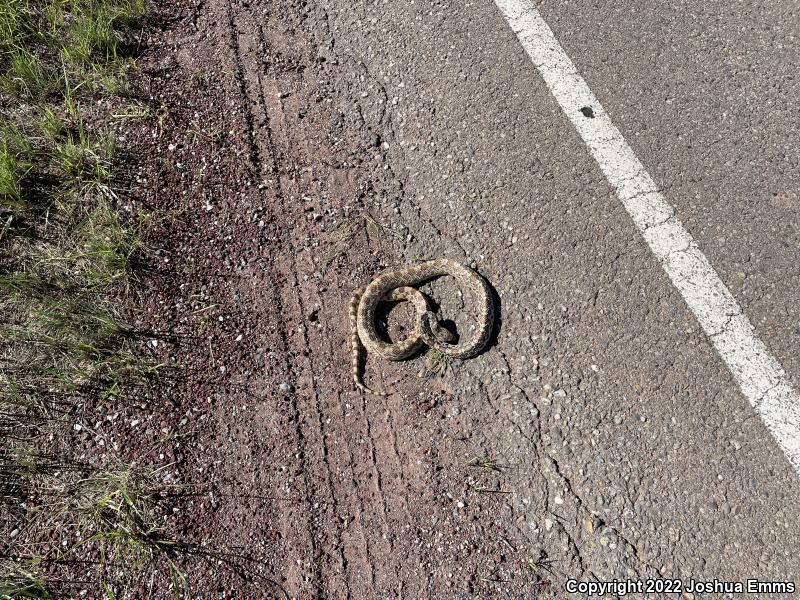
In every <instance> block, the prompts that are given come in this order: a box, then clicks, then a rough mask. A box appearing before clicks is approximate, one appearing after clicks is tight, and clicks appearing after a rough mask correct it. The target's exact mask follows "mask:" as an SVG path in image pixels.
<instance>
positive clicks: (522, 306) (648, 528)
mask: <svg viewBox="0 0 800 600" xmlns="http://www.w3.org/2000/svg"><path fill="white" fill-rule="evenodd" d="M320 4H321V5H322V6H323V7H324V9H325V12H326V13H327V28H328V31H329V33H330V36H331V39H332V41H333V43H334V45H335V49H334V48H332V49H331V55H332V56H336V57H337V59H338V60H342V57H348V58H347V60H345V61H343V64H342V72H343V73H345V76H344V77H343V83H342V84H343V85H347V86H350V88H351V89H352V93H353V97H355V98H357V100H358V105H359V110H360V111H361V112H362V114H363V116H364V118H365V120H366V121H367V122H368V123H369V124H370V126H371V128H372V129H373V130H374V131H378V132H380V134H381V138H382V140H383V141H384V142H385V145H384V149H385V150H386V152H387V156H388V161H389V164H390V165H391V167H392V169H393V171H394V172H395V173H397V174H398V176H399V177H400V178H401V179H402V181H403V190H404V193H403V195H402V197H400V198H399V199H389V200H387V204H386V206H385V207H384V208H385V209H386V211H385V212H386V215H388V217H387V218H391V219H393V224H395V225H397V226H402V227H406V228H407V233H408V236H409V237H408V244H407V248H406V254H407V258H409V259H410V258H412V257H417V256H424V257H431V258H433V257H439V256H447V257H452V258H457V259H465V260H467V261H469V262H472V261H474V262H475V263H476V265H477V266H478V268H479V270H480V271H481V272H482V273H483V274H485V275H486V276H487V278H488V279H489V280H490V281H491V282H492V284H493V285H494V287H495V288H496V290H497V291H498V294H499V296H500V298H501V300H502V328H501V330H500V333H499V335H498V339H497V344H496V345H495V346H494V347H493V348H492V349H491V350H490V351H489V352H486V353H484V354H483V355H481V356H480V357H479V358H477V359H475V360H472V361H469V362H466V363H464V364H463V365H460V366H459V368H458V369H457V370H456V372H455V373H454V375H453V379H452V383H451V384H452V387H453V388H454V390H455V391H456V392H457V393H458V395H459V397H460V398H461V399H462V401H463V408H462V409H461V411H460V412H459V414H458V415H457V416H456V417H455V418H457V419H459V420H460V421H461V423H462V426H463V427H464V428H469V427H470V423H471V422H473V421H474V422H480V423H485V422H486V415H487V413H489V414H492V413H493V414H495V415H496V419H494V423H496V426H494V427H492V428H486V427H485V426H484V427H483V429H482V431H481V432H480V434H479V435H481V436H482V438H483V440H482V445H483V447H484V448H485V449H486V451H487V453H493V454H496V455H499V456H501V457H502V459H503V460H505V461H507V462H509V463H512V464H515V465H517V466H521V467H520V468H518V469H516V470H515V471H514V472H515V478H516V479H515V481H514V482H513V485H514V489H515V490H516V493H515V494H513V495H511V496H510V497H509V500H508V507H507V509H508V512H509V514H510V515H511V516H513V517H514V518H515V519H517V522H518V523H519V524H520V530H521V531H524V530H528V531H530V532H535V533H536V534H537V535H541V536H543V538H544V539H546V540H548V542H547V543H548V544H549V545H550V548H551V549H550V551H549V553H548V554H549V556H551V557H553V556H558V565H557V568H558V569H559V571H560V572H561V573H562V574H563V575H564V576H570V575H572V576H574V577H580V578H583V579H586V580H600V581H604V580H608V579H610V578H612V577H620V576H621V577H627V576H634V577H654V576H657V575H659V574H660V576H663V577H678V578H682V579H683V580H684V581H687V582H688V580H689V579H690V578H694V579H702V580H713V579H715V578H716V579H719V580H725V581H743V580H745V579H746V578H749V577H754V578H759V579H762V580H772V581H784V580H788V581H791V580H795V581H800V553H798V552H797V549H798V548H800V515H799V514H798V511H797V506H798V502H799V501H800V478H799V477H798V474H797V473H796V472H795V471H794V470H793V468H792V466H791V465H790V463H789V461H788V460H787V458H786V457H785V456H784V454H783V453H782V452H781V450H780V448H779V447H778V445H777V444H776V443H775V441H774V440H773V439H772V437H771V436H770V434H769V432H768V431H767V429H766V427H765V425H764V424H763V422H762V421H761V419H760V418H759V416H758V415H757V414H756V412H755V411H754V409H753V408H752V407H751V405H750V403H749V402H748V400H747V398H746V397H745V396H744V395H743V394H742V393H741V391H740V389H739V386H738V385H737V383H736V382H735V381H734V379H733V377H732V376H731V373H730V372H729V371H728V369H727V367H726V365H725V364H724V362H723V361H722V360H721V358H720V356H719V355H718V354H717V352H716V351H715V349H714V347H713V346H712V345H711V343H710V342H709V340H708V339H707V337H706V336H705V334H704V333H703V331H702V330H701V328H700V327H699V325H698V323H697V321H696V319H695V317H694V315H693V314H692V312H691V311H690V310H689V309H688V307H687V305H686V304H685V302H684V300H683V298H682V297H681V295H680V294H679V293H678V291H677V290H676V289H675V288H674V287H673V285H672V283H671V282H670V280H669V278H668V277H667V276H666V274H665V273H664V272H663V271H662V269H661V267H660V265H659V263H658V261H657V260H656V258H655V257H654V256H653V255H652V253H651V252H650V250H649V249H648V247H647V245H646V244H645V242H644V240H643V239H642V237H641V235H640V233H639V232H638V230H637V229H636V227H635V226H634V224H633V222H632V220H631V218H630V217H629V215H628V213H627V212H626V211H625V209H624V207H623V206H622V204H621V203H620V201H619V199H618V198H617V197H616V195H615V193H614V191H613V189H612V188H611V186H610V185H609V183H608V182H607V180H606V178H605V176H604V175H603V173H602V172H601V171H600V169H599V168H598V166H597V164H596V163H595V162H594V160H593V158H592V156H591V154H590V152H589V151H588V149H587V147H586V145H585V144H584V143H583V141H582V140H581V138H580V136H579V135H578V134H577V133H576V131H575V129H574V128H573V127H572V125H571V123H570V122H569V121H568V119H567V118H566V117H565V116H564V114H563V112H562V110H561V108H560V107H559V105H558V104H557V102H556V101H555V100H554V98H553V96H552V94H551V93H550V90H549V89H548V87H547V86H546V85H545V82H544V81H543V79H542V77H541V76H540V75H539V73H538V72H537V70H536V68H535V66H534V65H533V64H531V62H530V60H529V59H528V57H527V55H526V54H525V52H524V51H523V48H522V46H521V45H520V43H519V41H518V40H517V38H516V36H515V35H514V33H513V32H512V31H511V29H510V28H509V26H508V24H507V22H506V21H505V19H504V17H503V16H502V14H501V13H500V11H499V10H498V8H497V7H496V6H495V4H494V3H493V2H491V1H490V0H481V1H478V2H468V3H456V2H449V1H443V2H419V1H416V2H413V1H408V2H392V3H386V2H375V3H369V4H367V3H363V4H358V5H357V6H353V3H351V2H345V1H343V0H322V1H321V3H320ZM538 8H539V10H540V11H541V14H542V16H543V17H544V19H545V21H547V23H548V24H549V25H550V27H551V28H552V30H553V32H554V34H555V37H556V39H557V40H558V41H559V42H560V43H561V45H562V46H563V47H564V49H565V51H566V52H567V54H568V55H569V56H570V57H571V58H572V60H573V62H574V63H575V65H576V66H577V68H578V71H579V72H580V73H581V74H582V75H583V77H584V78H585V80H586V82H587V83H588V85H589V87H590V88H591V89H592V91H593V92H594V93H595V94H596V96H597V97H598V99H599V100H600V102H601V103H602V104H603V106H604V107H605V109H606V111H607V112H608V114H609V115H610V117H611V119H612V121H613V122H614V123H615V124H616V125H617V127H618V128H619V129H620V131H621V132H622V133H623V135H624V136H625V138H626V140H627V141H628V143H629V144H630V146H631V147H632V148H633V150H634V151H635V153H636V154H637V156H638V157H639V159H640V160H641V162H642V163H643V164H644V166H645V168H646V169H647V170H648V171H649V172H650V174H651V175H652V176H653V178H654V180H655V181H656V183H657V184H658V186H659V188H660V189H661V190H662V191H663V193H664V196H665V197H666V199H667V200H668V201H669V202H670V204H671V205H672V206H673V207H674V208H675V212H676V216H677V217H678V218H679V219H680V220H681V221H682V222H683V223H684V225H685V226H686V229H687V230H688V231H689V232H690V233H691V234H692V235H693V236H694V238H695V240H696V241H697V243H698V245H699V247H700V249H701V250H702V251H703V253H704V254H705V255H706V256H707V257H708V259H709V261H710V263H711V264H712V266H713V267H714V269H716V271H717V273H718V274H719V275H720V277H721V279H722V280H723V281H724V282H725V284H726V285H727V286H728V288H729V289H730V290H731V292H732V293H733V295H734V297H735V298H736V300H737V301H738V302H739V304H740V305H741V306H742V308H743V309H744V312H745V314H746V315H747V316H748V317H749V318H750V320H751V322H752V323H753V325H754V327H755V330H756V333H757V335H758V336H759V338H760V339H761V340H762V341H763V342H764V343H765V344H766V345H767V347H768V348H769V350H770V351H771V352H772V353H773V355H774V356H775V357H776V359H777V360H778V361H779V362H780V363H781V364H782V366H783V367H784V369H785V370H786V372H787V376H788V379H789V381H790V383H792V384H793V386H794V387H795V389H797V388H798V386H800V360H799V359H798V356H800V354H799V353H798V352H797V349H798V345H799V344H800V286H799V285H798V284H800V227H799V226H800V193H798V189H800V185H798V184H799V183H800V181H799V179H800V169H799V168H798V166H800V144H798V141H799V140H798V122H799V121H800V112H798V110H797V106H796V98H797V97H798V96H800V80H798V78H797V76H796V64H797V60H798V57H799V54H800V53H799V52H798V50H799V49H800V42H799V41H798V37H797V36H798V32H800V14H798V10H797V7H796V5H795V4H794V3H792V2H786V1H779V2H776V3H772V4H768V5H758V6H755V5H753V4H752V3H743V2H739V3H736V4H734V5H731V3H730V2H719V1H716V0H713V1H710V2H700V1H699V0H696V1H694V0H693V1H690V2H679V3H670V4H666V3H663V2H657V1H656V0H645V1H644V2H632V1H630V0H624V1H622V2H615V3H604V4H598V3H591V2H583V1H579V2H572V3H564V2H554V1H547V2H543V3H541V4H540V5H539V6H538ZM348 69H349V70H350V71H351V72H350V76H349V77H348V76H346V75H347V74H346V72H347V71H348ZM444 308H447V307H446V306H445V307H444ZM761 597H766V596H763V595H762V596H761ZM776 597H778V596H776Z"/></svg>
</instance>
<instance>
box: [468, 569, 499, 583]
mask: <svg viewBox="0 0 800 600" xmlns="http://www.w3.org/2000/svg"><path fill="white" fill-rule="evenodd" d="M472 575H473V577H474V578H475V581H476V582H478V583H479V584H482V585H488V584H490V583H502V582H503V579H500V578H499V577H498V576H497V572H496V571H494V572H492V573H489V574H488V575H486V574H484V573H482V572H481V570H480V568H479V567H475V571H474V573H473V574H472Z"/></svg>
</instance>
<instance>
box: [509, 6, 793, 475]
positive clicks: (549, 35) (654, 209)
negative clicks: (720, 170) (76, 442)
mask: <svg viewBox="0 0 800 600" xmlns="http://www.w3.org/2000/svg"><path fill="white" fill-rule="evenodd" d="M495 4H497V6H498V8H500V10H501V11H502V13H503V15H504V16H505V18H506V20H507V21H508V23H509V25H511V29H512V30H513V31H514V33H515V34H516V35H517V38H519V41H520V42H521V43H522V46H523V48H525V51H526V52H527V53H528V56H530V59H531V61H532V62H533V64H534V65H535V66H536V68H537V69H538V70H539V73H541V75H542V77H543V78H544V80H545V83H546V84H547V86H548V87H549V88H550V91H551V92H552V94H553V96H555V99H556V100H557V101H558V103H559V104H560V105H561V108H562V109H563V111H564V113H566V115H567V117H568V118H569V120H570V121H572V124H573V125H574V126H575V129H577V130H578V133H579V134H580V136H581V137H582V138H583V141H584V142H586V145H587V146H588V147H589V150H590V151H591V153H592V155H593V156H594V158H595V160H596V161H597V164H598V165H600V168H601V169H602V171H603V173H605V176H606V178H607V179H608V181H609V182H610V183H611V185H612V186H614V189H615V190H616V192H617V196H618V197H619V199H620V200H622V203H623V204H624V205H625V208H626V209H627V211H628V213H629V214H630V215H631V217H632V218H633V221H634V223H636V227H638V229H639V231H640V232H641V233H642V235H643V236H644V239H645V240H646V241H647V244H648V245H649V246H650V249H651V250H652V251H653V254H655V255H656V257H657V258H658V260H659V262H660V263H661V266H662V267H663V268H664V271H666V272H667V275H669V278H670V279H671V280H672V283H673V284H674V285H675V287H676V288H678V290H679V291H680V293H681V295H683V298H684V300H685V301H686V304H688V305H689V308H690V309H691V310H692V312H693V313H694V314H695V316H696V317H697V320H698V321H699V322H700V325H701V326H702V328H703V330H704V331H705V332H706V334H707V335H708V337H709V338H710V339H711V342H712V343H713V344H714V347H715V348H716V349H717V352H719V354H720V356H721V357H722V360H724V361H725V364H727V365H728V369H730V371H731V373H732V374H733V377H734V378H735V379H736V382H737V383H738V384H739V388H740V389H741V390H742V393H743V394H744V395H745V396H746V397H747V399H748V400H749V401H750V403H751V404H752V405H753V407H754V408H755V409H756V411H757V412H758V414H759V415H761V418H762V419H763V420H764V423H765V424H766V425H767V428H768V429H769V430H770V431H771V432H772V435H773V436H774V437H775V440H776V441H777V442H778V444H779V445H780V447H781V448H782V449H783V451H784V453H785V454H786V456H787V457H788V459H789V462H791V464H792V465H793V466H794V468H795V470H796V471H797V473H798V474H800V395H798V393H797V391H795V390H794V389H793V388H792V386H791V385H790V384H789V381H788V380H787V377H786V372H785V371H784V370H783V368H782V367H781V365H780V364H779V363H778V361H777V360H775V358H774V357H773V356H772V355H771V354H770V352H769V350H768V349H767V347H766V346H765V345H764V343H763V342H762V341H761V340H760V339H758V337H757V335H756V332H755V330H754V328H753V325H752V324H751V323H750V320H749V319H748V318H747V316H746V315H745V314H744V313H743V312H742V309H741V307H740V306H739V303H738V302H736V299H735V298H734V297H733V295H732V294H731V292H730V290H728V288H727V287H726V286H725V284H724V283H723V282H722V280H721V279H720V278H719V275H717V272H716V271H714V268H713V267H712V266H711V264H710V263H709V262H708V259H707V258H706V257H705V255H704V254H703V253H702V252H701V251H700V249H699V248H698V247H697V243H696V242H695V241H694V239H693V238H692V236H691V235H690V234H689V232H688V231H686V229H685V228H684V227H683V225H682V224H681V222H680V221H679V220H678V219H677V218H675V216H674V210H673V208H672V206H670V205H669V203H668V202H667V201H666V200H665V198H664V196H663V195H662V194H661V192H660V191H659V190H658V186H656V184H655V182H654V181H653V179H652V178H651V177H650V175H649V173H648V172H647V171H646V170H645V168H644V166H643V165H642V163H641V162H639V159H638V158H636V155H635V154H634V153H633V150H631V147H630V146H628V143H627V142H626V141H625V138H623V137H622V134H621V133H620V132H619V130H618V129H617V128H616V127H615V126H614V124H613V123H612V122H611V119H610V118H609V116H608V114H607V113H606V112H605V110H603V107H602V106H601V104H600V102H598V100H597V98H596V97H595V95H594V94H593V93H592V91H591V90H590V89H589V86H588V85H586V82H585V81H584V80H583V77H581V76H580V74H579V73H578V70H577V69H576V68H575V65H574V64H573V63H572V61H571V60H570V58H569V56H567V54H566V52H564V49H563V48H562V47H561V45H560V44H559V43H558V41H557V40H556V38H555V36H554V35H553V32H552V31H551V30H550V27H548V25H547V23H545V22H544V19H542V16H541V15H540V14H539V11H537V10H536V8H535V7H534V5H533V3H532V2H531V1H530V0H495ZM586 107H589V108H590V109H591V111H592V112H591V113H590V112H589V110H588V109H586ZM582 108H584V112H581V109H582ZM584 113H587V114H584ZM592 113H593V118H592V117H591V115H592ZM587 115H589V116H587Z"/></svg>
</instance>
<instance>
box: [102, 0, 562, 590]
mask: <svg viewBox="0 0 800 600" xmlns="http://www.w3.org/2000/svg"><path fill="white" fill-rule="evenodd" d="M155 10H156V11H157V13H158V14H156V15H155V17H154V23H156V24H157V26H156V27H154V28H153V29H152V30H150V31H148V32H147V36H146V37H147V38H148V39H149V41H148V42H147V44H146V46H145V49H144V53H143V56H142V58H141V59H140V60H139V67H140V70H141V71H140V74H139V75H138V76H137V78H136V80H135V87H136V89H137V90H138V93H139V94H141V95H142V96H145V97H148V98H147V101H148V103H149V104H150V105H151V107H152V108H153V116H152V117H151V118H150V119H149V120H148V121H147V122H146V123H139V124H133V125H127V126H126V130H125V132H126V136H127V137H128V144H129V145H130V146H131V147H132V151H133V156H134V157H136V158H134V161H135V165H136V166H135V170H136V172H135V174H134V175H133V177H132V180H133V184H132V185H133V189H132V194H133V196H134V197H138V198H141V200H142V202H143V205H144V206H145V207H148V208H150V209H154V210H156V211H159V212H161V213H166V214H167V217H166V218H163V219H160V220H159V222H158V226H157V230H156V231H154V232H153V234H152V235H151V238H150V240H149V245H150V247H151V250H152V256H153V261H152V262H153V264H152V270H151V272H150V273H149V274H148V275H147V276H146V278H145V279H144V280H143V281H142V286H141V287H142V289H143V290H145V291H143V292H142V294H141V299H140V303H141V304H142V305H143V306H144V311H143V313H142V315H143V316H142V319H141V321H140V322H139V323H137V325H138V326H139V327H141V328H145V329H150V330H152V331H153V332H154V333H153V335H152V340H153V341H150V342H149V343H148V348H149V351H150V352H152V354H153V358H154V360H156V361H164V362H168V361H174V362H175V363H177V364H178V365H179V367H178V368H175V369H165V370H164V371H163V374H162V377H161V378H160V380H159V381H158V382H157V383H156V385H155V386H154V387H153V388H152V389H151V390H150V391H149V392H147V395H148V396H149V398H148V400H149V402H147V403H142V407H141V408H136V409H132V410H131V411H130V412H129V414H127V415H126V416H125V418H124V419H123V420H122V423H121V425H120V427H119V429H118V431H117V436H118V437H119V439H120V444H121V445H122V448H123V450H124V451H125V452H126V453H127V454H128V455H129V456H131V457H135V458H137V459H138V460H140V461H143V460H149V461H152V462H153V463H155V464H170V465H171V466H170V467H169V471H170V474H171V476H172V480H173V481H174V483H175V484H176V486H175V488H174V490H175V493H174V495H173V494H170V495H169V498H167V499H165V500H164V501H163V502H162V504H164V503H168V504H167V512H168V513H171V514H172V517H171V521H172V523H173V526H174V530H175V531H176V534H177V535H178V537H179V538H181V539H182V540H185V541H188V542H191V543H193V544H196V545H197V546H196V548H195V550H193V551H192V552H190V553H186V554H181V555H179V556H178V559H177V560H178V563H179V564H180V567H181V568H182V569H183V570H184V571H185V572H186V574H187V576H188V579H189V582H190V585H191V588H192V597H193V598H269V597H276V598H283V597H287V598H288V597H291V598H307V599H310V598H353V599H360V598H414V599H416V598H445V597H447V598H450V597H459V598H461V597H495V596H496V595H498V594H500V595H501V596H505V597H509V598H512V597H513V598H521V597H526V598H527V597H533V596H537V595H539V594H542V595H551V592H550V587H549V586H548V580H547V576H548V575H547V572H546V571H545V570H542V569H539V570H538V572H536V573H534V571H533V570H532V569H531V568H529V565H528V563H527V560H528V559H539V558H542V557H541V556H540V555H538V554H537V550H536V548H535V547H533V546H530V545H529V544H528V543H527V542H526V541H525V540H521V539H519V536H518V535H516V534H512V533H511V531H512V529H513V527H512V526H513V523H510V519H511V517H510V516H509V514H510V513H509V512H508V511H507V510H504V509H503V507H504V502H505V494H504V493H503V492H504V490H503V489H502V484H503V481H502V478H503V474H502V472H495V471H492V470H487V469H478V468H476V467H469V466H467V464H466V463H467V462H468V461H469V459H470V458H472V457H473V456H476V455H478V456H482V455H483V453H482V452H480V451H479V450H478V449H476V448H474V447H472V446H471V443H470V442H469V441H468V437H469V436H468V435H465V432H464V431H462V430H460V428H459V426H458V422H457V421H455V420H451V419H445V416H446V415H447V414H448V412H449V411H452V410H453V409H454V408H456V407H457V406H458V399H457V398H454V397H453V396H452V395H451V394H450V393H449V392H448V391H447V388H446V386H445V384H444V383H443V381H442V380H439V379H434V380H426V379H419V378H417V377H415V376H413V374H414V373H415V372H416V371H417V370H418V369H419V366H420V363H419V362H413V363H401V364H380V363H376V362H373V361H370V363H369V365H368V369H369V373H370V375H369V377H370V378H371V381H373V382H377V383H378V384H379V385H381V384H383V385H392V386H394V389H396V390H397V391H398V392H399V393H397V394H394V395H392V396H390V397H389V398H387V399H382V398H365V397H363V396H362V395H360V394H358V393H356V392H355V391H354V390H353V387H352V385H351V381H350V373H349V364H350V358H349V353H350V350H349V347H348V335H349V332H348V323H347V318H346V315H347V303H348V300H349V296H350V294H351V293H352V291H353V289H354V288H355V287H356V286H357V285H363V284H364V283H366V282H367V281H369V279H370V278H371V277H372V276H373V275H374V274H375V273H376V272H377V271H378V270H379V269H380V268H381V267H382V266H387V265H390V264H393V262H394V259H395V256H394V252H395V250H394V246H393V243H394V242H393V239H392V236H391V235H376V232H375V231H370V230H369V228H367V227H366V226H365V223H364V221H363V219H362V217H363V215H364V214H365V213H366V212H367V211H371V210H373V209H374V207H375V206H377V205H376V203H375V202H374V199H376V198H384V199H385V198H389V199H391V197H392V196H394V195H396V194H398V193H399V192H400V189H399V186H400V184H399V183H397V181H396V180H395V178H394V175H393V173H392V171H391V169H390V168H388V165H387V164H386V163H385V162H384V161H385V157H384V155H383V149H382V145H381V142H382V140H381V138H380V136H379V134H378V133H376V132H372V131H370V130H369V129H368V128H367V127H366V126H365V123H364V120H363V119H362V118H361V115H360V114H359V113H358V111H357V110H355V109H354V105H353V104H351V103H350V102H349V99H348V97H347V95H346V93H345V92H343V91H342V90H343V89H345V88H344V87H343V85H341V82H342V81H343V80H344V79H345V78H346V77H348V76H350V71H351V69H350V66H348V68H344V67H343V65H341V64H339V60H338V59H337V57H336V54H335V52H334V51H333V50H332V49H331V48H330V47H324V45H322V42H318V41H317V40H320V39H322V38H321V37H320V36H318V35H317V34H318V31H319V30H320V28H324V26H325V23H324V20H323V21H320V15H318V14H312V12H311V9H309V8H307V7H306V5H305V3H304V2H292V1H287V0H277V1H274V2H266V1H255V2H250V1H243V2H240V3H229V2H227V1H226V0H211V1H209V2H205V1H201V2H193V1H191V0H182V1H170V2H168V3H167V4H162V5H158V6H157V7H155ZM168 15H178V16H177V17H174V18H172V17H168ZM376 210H377V209H376ZM374 216H375V218H376V219H377V220H378V221H380V220H381V215H380V214H375V215H374ZM342 219H351V221H346V223H349V224H350V225H351V226H353V227H355V230H354V233H353V235H352V237H350V238H348V239H346V240H344V242H343V241H342V240H343V238H344V234H343V233H342V229H341V228H338V229H337V224H338V225H341V223H342V221H341V220H342ZM327 262H330V264H329V265H328V266H327V269H326V268H325V267H326V263H327ZM397 380H399V383H398V382H397ZM281 384H288V386H289V388H288V391H283V390H282V388H281ZM283 387H284V388H286V386H285V385H284V386H283ZM476 471H480V475H481V480H482V482H483V483H484V484H487V487H488V489H491V490H493V492H484V493H480V490H479V491H477V492H476V491H475V489H472V488H471V485H472V484H471V479H470V477H471V476H473V475H475V474H476ZM466 496H469V497H470V506H469V507H468V508H465V507H464V505H463V504H462V503H461V502H460V500H461V499H463V498H465V497H466ZM162 585H163V586H164V588H165V589H163V590H162V591H161V592H159V593H157V594H156V595H157V596H158V597H164V598H166V597H170V594H171V593H172V592H170V591H169V589H166V588H168V587H169V586H168V585H167V584H166V583H163V584H162ZM143 594H144V592H143Z"/></svg>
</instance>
